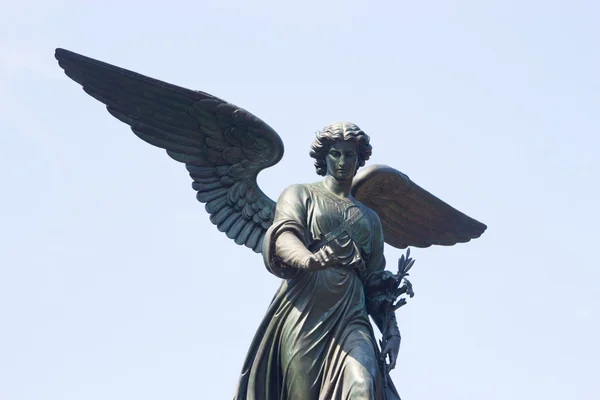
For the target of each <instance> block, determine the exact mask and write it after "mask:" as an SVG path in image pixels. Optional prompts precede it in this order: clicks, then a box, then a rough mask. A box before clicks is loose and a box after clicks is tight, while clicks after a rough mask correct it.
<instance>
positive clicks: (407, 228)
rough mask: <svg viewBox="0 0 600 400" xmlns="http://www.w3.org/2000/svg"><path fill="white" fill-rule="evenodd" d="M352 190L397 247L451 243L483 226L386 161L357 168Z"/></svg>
mask: <svg viewBox="0 0 600 400" xmlns="http://www.w3.org/2000/svg"><path fill="white" fill-rule="evenodd" d="M352 194H353V196H354V197H355V198H356V199H357V200H358V201H360V202H361V203H363V204H365V205H366V206H367V207H369V208H371V209H373V210H374V211H375V212H376V213H377V215H378V216H379V219H380V220H381V225H382V228H383V237H384V240H385V242H386V243H387V244H389V245H391V246H394V247H396V248H399V249H403V248H406V247H408V246H414V247H429V246H431V245H434V244H437V245H443V246H452V245H454V244H456V243H464V242H468V241H469V240H471V239H475V238H478V237H479V236H481V235H482V234H483V232H484V231H485V230H486V228H487V227H486V226H485V225H484V224H482V223H481V222H479V221H476V220H474V219H473V218H471V217H469V216H467V215H465V214H463V213H462V212H460V211H458V210H456V209H455V208H453V207H451V206H450V205H448V204H447V203H445V202H443V201H442V200H440V199H438V198H437V197H435V196H434V195H432V194H431V193H429V192H428V191H426V190H425V189H423V188H421V187H420V186H419V185H417V184H416V183H414V182H413V181H411V180H410V178H409V177H408V176H406V175H405V174H403V173H402V172H400V171H398V170H396V169H394V168H392V167H388V166H386V165H371V166H368V167H365V168H363V169H361V170H360V171H359V172H358V173H357V174H356V176H355V177H354V180H353V182H352Z"/></svg>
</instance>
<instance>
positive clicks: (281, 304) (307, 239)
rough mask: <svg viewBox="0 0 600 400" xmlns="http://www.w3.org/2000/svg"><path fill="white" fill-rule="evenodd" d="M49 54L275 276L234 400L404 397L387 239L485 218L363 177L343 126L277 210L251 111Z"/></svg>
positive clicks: (469, 231) (395, 178)
mask: <svg viewBox="0 0 600 400" xmlns="http://www.w3.org/2000/svg"><path fill="white" fill-rule="evenodd" d="M56 58H57V60H58V61H59V64H60V66H61V67H62V68H63V69H64V70H65V73H66V74H67V75H68V76H69V77H70V78H71V79H73V80H74V81H76V82H78V83H79V84H81V85H82V86H83V88H84V90H85V91H86V92H87V93H88V94H89V95H91V96H92V97H94V98H96V99H97V100H99V101H101V102H102V103H104V104H105V105H106V106H107V109H108V111H109V112H110V113H111V114H112V115H113V116H114V117H116V118H118V119H119V120H121V121H123V122H125V123H126V124H128V125H130V127H131V129H132V130H133V132H134V133H135V134H136V135H137V136H138V137H140V138H141V139H142V140H144V141H146V142H148V143H150V144H152V145H154V146H158V147H161V148H163V149H165V150H167V154H168V155H169V156H170V157H172V158H173V159H175V160H177V161H180V162H182V163H184V164H185V166H186V168H187V170H188V171H189V173H190V176H191V177H192V179H193V181H194V182H193V184H192V187H193V188H194V189H195V190H196V191H197V192H198V193H197V195H196V197H197V198H198V200H199V201H200V202H202V203H205V208H206V211H207V212H208V213H209V214H210V220H211V222H212V223H213V224H215V225H216V226H217V228H218V229H219V231H221V232H224V233H225V234H226V235H227V236H228V237H229V238H231V239H232V240H234V241H235V242H236V243H237V244H239V245H245V246H247V247H249V248H251V249H253V250H254V251H255V252H257V253H262V255H263V258H264V263H265V265H266V267H267V269H268V270H269V271H270V272H271V273H273V274H274V275H276V276H278V277H280V278H282V284H281V287H280V288H279V290H278V291H277V293H276V295H275V297H274V299H273V301H272V303H271V305H270V307H269V309H268V311H267V314H266V316H265V318H264V320H263V321H262V323H261V325H260V327H259V329H258V332H257V334H256V336H255V339H254V341H253V342H252V344H251V346H250V350H249V351H248V354H247V356H246V361H245V362H244V365H243V368H242V374H241V377H240V380H239V384H238V387H237V389H236V391H235V394H234V399H237V400H285V399H289V400H331V399H340V400H341V399H361V400H362V399H365V400H367V399H377V400H394V399H399V396H398V393H397V391H396V389H395V387H394V384H393V383H392V381H391V379H390V378H389V371H390V370H391V369H393V368H394V366H395V364H396V359H397V356H398V349H399V346H400V332H399V330H398V327H397V323H396V319H395V315H394V312H395V310H396V309H398V308H399V307H401V306H403V305H404V304H405V303H406V299H405V297H402V296H409V297H412V296H413V294H414V293H413V291H412V285H411V284H410V282H409V281H408V279H407V278H406V276H407V275H408V271H409V269H410V268H411V267H412V265H413V263H414V260H412V259H411V258H409V254H410V252H409V253H407V255H406V258H405V257H404V256H403V257H402V258H401V259H400V261H399V263H398V272H397V273H396V274H393V273H391V272H390V271H387V270H385V257H384V254H383V245H384V243H388V244H390V245H391V246H394V247H397V248H406V247H408V246H415V247H428V246H431V245H434V244H437V245H445V246H451V245H454V244H456V243H459V242H467V241H469V240H471V239H473V238H477V237H479V236H480V235H481V234H482V233H483V232H484V231H485V229H486V226H485V225H484V224H482V223H480V222H478V221H476V220H474V219H472V218H470V217H468V216H467V215H465V214H463V213H461V212H459V211H457V210H456V209H454V208H452V207H451V206H449V205H448V204H446V203H444V202H443V201H441V200H440V199H438V198H436V197H435V196H433V195H432V194H430V193H429V192H427V191H425V190H424V189H422V188H421V187H419V186H418V185H416V184H415V183H414V182H412V181H411V180H410V179H409V178H408V177H407V176H406V175H404V174H403V173H401V172H400V171H397V170H395V169H393V168H391V167H388V166H384V165H373V166H369V167H365V168H362V169H360V171H359V168H360V167H363V166H364V165H365V162H366V161H367V160H368V159H369V157H370V156H371V150H372V148H371V145H370V143H369V142H370V140H369V136H368V135H366V134H365V133H364V132H363V131H362V130H361V129H360V128H358V126H356V125H354V124H351V123H348V122H340V123H334V124H330V125H328V126H326V127H325V128H324V129H323V130H322V131H319V132H318V133H317V137H316V139H315V141H314V142H313V145H312V150H311V153H310V154H311V156H312V157H313V158H314V159H315V167H316V171H317V174H319V175H321V176H323V177H324V178H323V180H321V181H319V182H316V183H312V184H297V185H292V186H290V187H288V188H287V189H286V190H285V191H284V192H283V193H282V194H281V196H280V197H279V199H278V201H277V202H275V201H273V200H272V199H270V198H269V197H268V196H266V195H265V194H264V193H263V192H262V191H261V190H260V188H259V187H258V184H257V180H256V178H257V175H258V174H259V173H260V171H262V170H263V169H265V168H268V167H270V166H273V165H275V164H276V163H277V162H279V160H280V159H281V157H282V156H283V143H282V141H281V138H280V137H279V135H278V134H277V133H276V132H275V131H274V130H273V129H272V128H271V127H269V126H268V125H267V124H265V123H264V122H263V121H261V120H260V119H258V118H256V117H255V116H254V115H252V114H251V113H249V112H248V111H245V110H244V109H241V108H239V107H237V106H234V105H233V104H230V103H228V102H226V101H224V100H221V99H219V98H217V97H214V96H211V95H209V94H207V93H204V92H199V91H193V90H188V89H184V88H181V87H178V86H174V85H171V84H168V83H165V82H161V81H158V80H155V79H152V78H148V77H146V76H143V75H140V74H137V73H135V72H131V71H127V70H124V69H122V68H118V67H115V66H112V65H109V64H106V63H103V62H100V61H97V60H93V59H90V58H87V57H84V56H81V55H79V54H76V53H73V52H70V51H67V50H63V49H57V50H56ZM369 315H370V316H371V317H372V319H373V321H374V322H375V324H376V325H377V327H378V329H379V330H380V331H381V332H382V341H381V342H380V343H379V347H378V345H377V343H376V340H375V335H374V331H373V328H372V326H371V324H370V322H369Z"/></svg>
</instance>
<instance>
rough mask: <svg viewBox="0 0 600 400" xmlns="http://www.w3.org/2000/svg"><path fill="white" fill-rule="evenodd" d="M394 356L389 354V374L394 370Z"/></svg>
mask: <svg viewBox="0 0 600 400" xmlns="http://www.w3.org/2000/svg"><path fill="white" fill-rule="evenodd" d="M396 358H397V357H396V355H395V354H394V353H393V352H391V353H390V365H388V372H390V371H391V370H393V369H394V368H396Z"/></svg>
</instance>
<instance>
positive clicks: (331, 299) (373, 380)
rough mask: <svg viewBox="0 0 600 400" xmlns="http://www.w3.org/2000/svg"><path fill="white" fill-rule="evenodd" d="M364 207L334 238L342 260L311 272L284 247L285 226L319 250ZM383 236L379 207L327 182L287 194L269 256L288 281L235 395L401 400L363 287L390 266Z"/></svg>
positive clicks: (257, 399)
mask: <svg viewBox="0 0 600 400" xmlns="http://www.w3.org/2000/svg"><path fill="white" fill-rule="evenodd" d="M358 209H360V212H362V213H363V215H362V217H361V218H360V219H359V220H358V221H357V222H356V223H354V224H353V225H352V226H351V227H350V228H349V229H347V230H346V231H345V232H344V233H342V234H341V235H339V236H338V237H337V238H336V239H335V240H333V241H331V242H330V243H328V246H330V247H331V248H332V250H333V251H334V254H335V255H336V256H337V257H338V258H339V259H340V264H339V265H335V266H332V267H329V268H327V269H324V270H322V271H318V272H309V271H307V270H303V269H300V268H295V267H293V266H292V265H290V263H286V262H285V259H286V257H285V256H284V257H282V256H281V255H280V254H277V251H276V247H277V246H276V241H277V239H278V238H279V237H280V235H281V234H282V233H284V232H292V233H293V234H294V235H296V236H297V237H298V238H299V239H300V240H301V241H302V243H303V244H304V246H305V247H306V248H309V249H311V250H316V249H314V248H312V247H313V246H314V245H315V244H316V243H317V242H319V241H320V240H321V238H322V236H323V235H325V234H327V233H329V232H331V231H333V230H334V229H336V228H337V227H338V226H339V225H340V224H341V223H342V222H343V221H345V220H346V221H347V220H348V217H349V215H352V214H353V213H356V212H358ZM321 243H322V242H321ZM383 243H384V242H383V233H382V229H381V222H380V221H379V218H378V216H377V214H376V213H375V212H374V211H372V210H371V209H369V208H367V207H365V206H364V205H362V204H360V203H359V202H357V201H355V200H354V201H351V200H349V199H342V198H340V197H338V196H336V195H334V194H333V193H332V192H330V191H329V190H328V189H327V188H326V187H325V186H324V185H323V184H322V183H320V182H319V183H315V184H308V185H293V186H291V187H289V188H287V189H286V190H285V191H284V192H283V193H282V195H281V196H280V198H279V200H278V202H277V207H276V211H275V219H274V222H273V225H272V226H271V228H270V229H269V231H268V232H267V234H266V236H265V242H264V247H263V255H264V259H265V265H266V267H267V269H268V270H269V271H270V272H271V273H273V274H275V275H276V276H278V277H280V278H283V279H284V281H283V282H282V284H281V287H280V288H279V290H278V291H277V293H276V294H275V297H274V298H273V301H272V302H271V305H270V307H269V309H268V311H267V313H266V315H265V318H264V320H263V321H262V323H261V325H260V327H259V329H258V332H257V333H256V336H255V338H254V340H253V342H252V344H251V346H250V350H249V352H248V355H247V357H246V361H245V363H244V366H243V370H242V375H241V378H240V381H239V384H238V388H237V391H236V394H235V396H234V399H235V400H347V399H352V400H396V399H397V400H399V397H398V395H397V392H396V390H395V388H394V387H393V384H392V382H391V380H390V379H387V384H386V385H384V375H383V374H384V373H383V372H382V371H381V368H380V367H381V366H380V364H379V361H378V360H379V356H380V353H379V350H378V348H377V345H376V342H375V336H374V333H373V329H372V326H371V324H370V321H369V317H368V314H367V310H366V306H365V290H364V287H363V281H364V280H365V278H366V277H367V276H368V275H369V274H370V273H372V272H376V271H381V270H383V269H384V267H385V258H384V256H383ZM285 250H286V251H287V249H285ZM289 257H290V256H289V255H288V257H287V258H289Z"/></svg>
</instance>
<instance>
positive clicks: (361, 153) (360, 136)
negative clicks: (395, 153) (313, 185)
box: [310, 122, 372, 179]
mask: <svg viewBox="0 0 600 400" xmlns="http://www.w3.org/2000/svg"><path fill="white" fill-rule="evenodd" d="M371 151H372V147H371V145H370V144H369V135H367V134H366V133H364V132H363V131H362V130H361V129H360V128H359V127H358V126H356V125H355V124H352V123H350V122H335V123H333V124H329V125H327V126H326V127H325V128H323V130H321V131H318V132H317V137H316V139H315V141H314V142H313V144H312V147H311V151H310V156H311V157H312V158H314V159H315V168H316V169H317V174H319V175H321V176H325V175H332V176H333V177H334V178H336V179H347V178H352V177H353V176H354V175H355V174H356V171H357V170H358V168H360V167H362V166H364V165H365V161H367V160H368V159H369V157H371Z"/></svg>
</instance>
